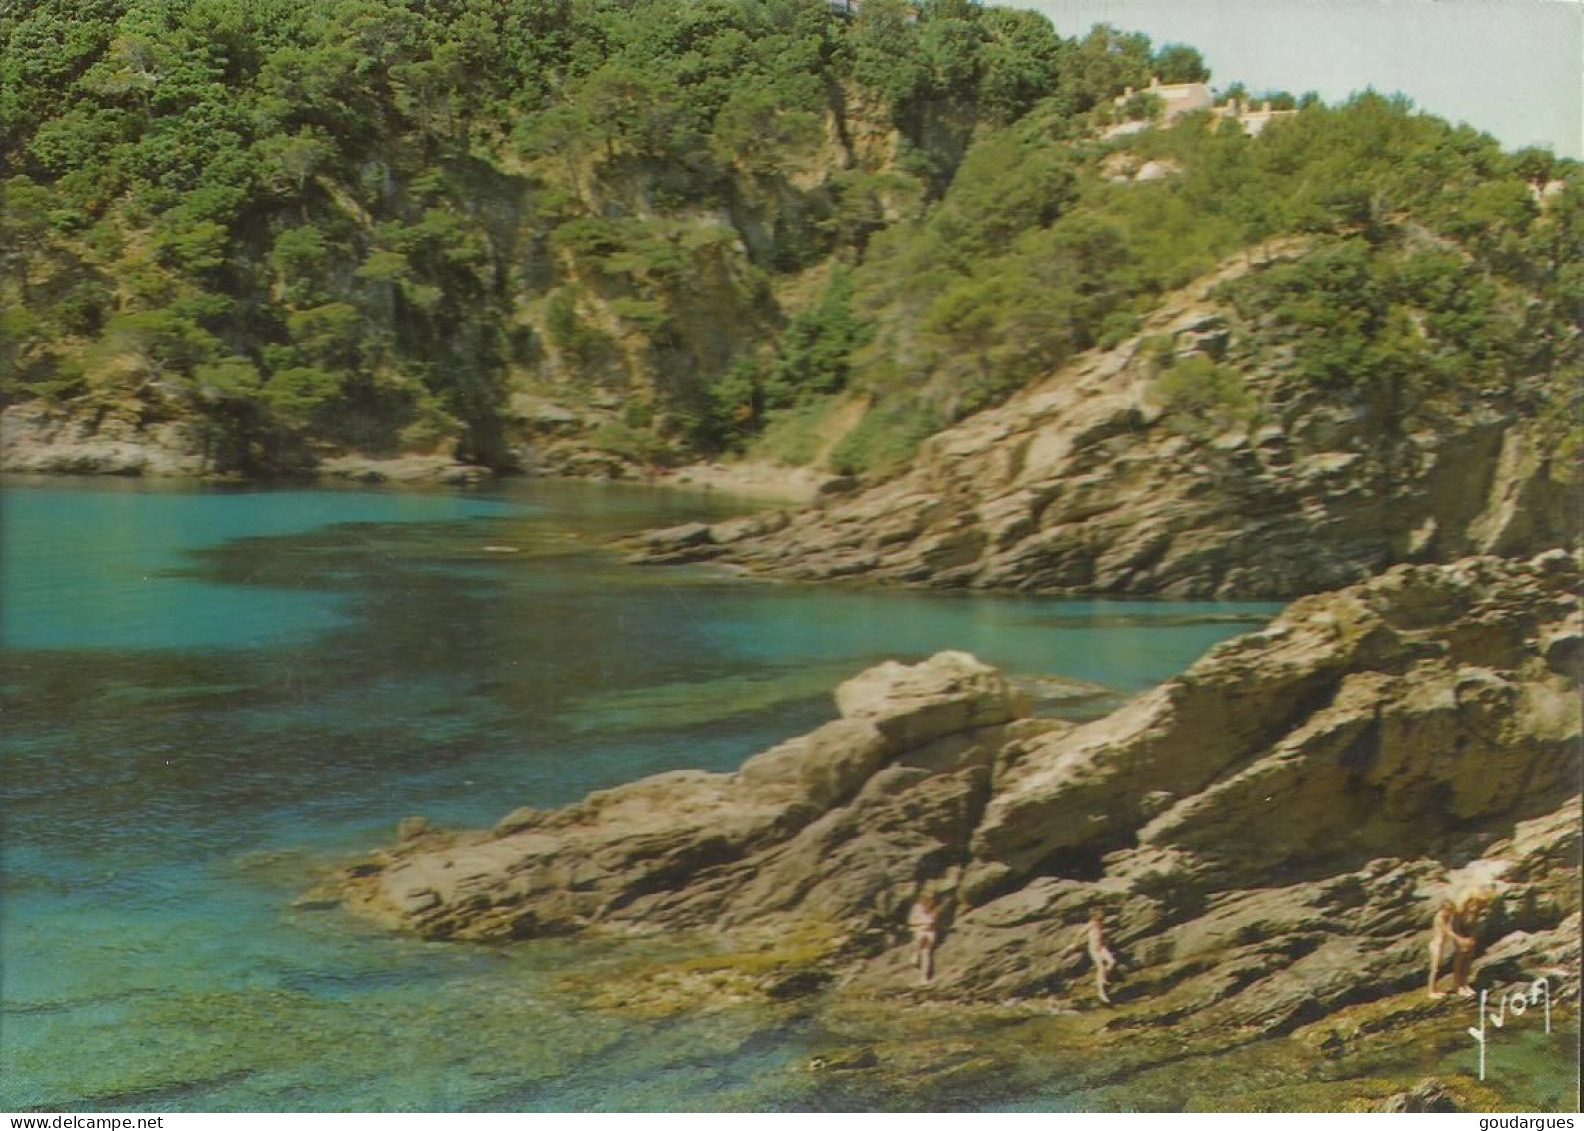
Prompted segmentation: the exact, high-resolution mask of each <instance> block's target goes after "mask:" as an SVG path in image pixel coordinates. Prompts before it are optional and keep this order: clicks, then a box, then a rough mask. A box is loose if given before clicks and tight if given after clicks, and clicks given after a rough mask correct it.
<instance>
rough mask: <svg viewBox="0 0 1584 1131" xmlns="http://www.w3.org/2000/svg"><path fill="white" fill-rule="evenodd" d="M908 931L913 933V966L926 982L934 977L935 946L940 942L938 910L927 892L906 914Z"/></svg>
mask: <svg viewBox="0 0 1584 1131" xmlns="http://www.w3.org/2000/svg"><path fill="white" fill-rule="evenodd" d="M908 930H910V931H912V932H913V946H914V953H913V964H914V965H915V966H917V967H918V968H919V973H920V974H922V975H923V976H924V981H926V982H928V981H929V980H930V979H931V978H932V977H934V975H935V944H936V943H937V942H939V941H940V908H939V907H938V906H937V905H936V903H935V898H934V897H933V896H932V895H930V893H929V892H924V893H923V894H922V895H920V896H919V897H918V902H916V903H915V904H913V910H911V911H909V912H908Z"/></svg>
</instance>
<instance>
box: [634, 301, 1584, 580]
mask: <svg viewBox="0 0 1584 1131" xmlns="http://www.w3.org/2000/svg"><path fill="white" fill-rule="evenodd" d="M1223 274H1224V273H1223ZM1221 277H1222V276H1221V275H1217V276H1212V277H1210V279H1209V280H1201V282H1200V283H1199V284H1196V285H1195V286H1194V287H1191V288H1189V289H1187V290H1185V291H1184V292H1182V293H1180V294H1178V295H1176V296H1174V297H1173V298H1172V299H1170V300H1169V301H1167V302H1164V303H1163V304H1162V305H1161V306H1160V308H1159V309H1158V310H1157V311H1156V312H1155V313H1154V314H1153V315H1151V316H1150V317H1149V318H1148V319H1147V320H1146V322H1145V323H1144V325H1143V326H1142V327H1141V329H1140V331H1139V333H1138V334H1137V335H1136V336H1135V337H1133V338H1130V339H1129V340H1128V341H1125V342H1123V343H1121V344H1119V345H1117V346H1116V347H1114V348H1112V349H1109V350H1098V349H1097V350H1092V351H1090V352H1088V353H1085V354H1083V355H1081V356H1080V357H1079V358H1078V359H1077V360H1076V361H1074V362H1073V363H1072V364H1071V365H1069V366H1067V367H1066V368H1065V369H1063V370H1061V371H1060V372H1057V373H1055V374H1052V375H1051V376H1050V377H1048V378H1047V379H1045V380H1043V381H1040V382H1036V383H1035V384H1033V385H1031V386H1030V387H1029V388H1027V389H1026V390H1024V391H1022V392H1020V393H1018V394H1017V395H1016V396H1014V397H1012V398H1011V399H1010V400H1008V401H1007V402H1005V403H1004V404H1002V405H1000V406H998V407H995V408H990V409H987V410H985V411H983V412H980V413H977V414H975V415H973V416H970V417H968V418H967V419H965V420H963V421H962V422H961V423H959V424H957V425H955V426H953V427H951V428H948V429H947V430H945V431H943V432H939V433H937V434H935V435H934V436H931V437H930V438H929V439H928V440H926V441H925V442H924V444H923V445H922V447H921V448H920V450H919V452H918V455H917V457H916V459H915V460H914V461H913V462H912V463H911V464H910V466H909V467H908V468H907V469H906V470H905V471H904V472H903V473H901V474H899V475H897V476H896V477H894V478H891V479H889V480H887V481H885V482H880V483H872V484H862V485H860V484H857V483H837V484H832V487H833V488H835V489H833V490H829V491H827V492H826V493H825V494H824V495H823V496H822V497H821V498H820V499H819V500H818V505H816V506H813V507H809V508H805V509H803V510H800V511H797V512H793V513H787V514H784V515H780V516H777V517H775V518H774V519H773V520H771V519H769V518H767V519H766V520H765V521H764V522H763V523H762V524H761V525H759V526H757V527H745V526H742V525H740V524H739V525H733V526H722V527H717V528H699V527H695V526H691V525H690V526H685V527H678V528H674V529H670V530H661V531H654V532H652V533H651V534H649V535H648V536H647V537H645V538H642V539H640V540H638V543H637V546H636V549H637V554H636V555H635V560H636V561H640V562H649V563H655V564H665V563H674V562H697V561H719V562H727V563H732V564H734V565H737V566H741V567H746V568H748V569H750V570H753V571H755V572H760V573H764V574H767V575H772V576H777V577H785V578H792V579H802V580H816V581H828V580H835V579H861V580H865V581H873V582H882V583H889V584H907V585H921V586H931V587H937V588H978V589H994V590H1017V591H1022V592H1038V593H1072V594H1079V593H1081V594H1106V595H1123V594H1128V595H1160V596H1167V597H1184V598H1222V599H1231V600H1263V599H1286V598H1291V597H1294V596H1298V595H1300V594H1304V593H1316V592H1322V591H1325V590H1329V589H1335V588H1339V587H1341V586H1344V585H1351V584H1355V583H1357V582H1359V581H1363V580H1364V579H1366V578H1369V577H1373V576H1374V575H1376V574H1377V573H1379V572H1381V571H1382V570H1384V569H1386V568H1389V567H1390V566H1392V565H1396V564H1399V563H1425V564H1430V563H1437V562H1448V561H1454V560H1456V559H1457V558H1459V557H1463V556H1466V555H1470V554H1499V555H1502V556H1508V557H1518V556H1528V555H1532V554H1535V553H1539V552H1540V551H1542V550H1545V549H1548V548H1551V547H1555V546H1573V545H1577V544H1578V539H1579V535H1580V510H1579V506H1578V500H1579V489H1580V485H1579V483H1578V481H1577V469H1576V467H1575V466H1574V465H1573V464H1572V463H1570V462H1569V461H1566V460H1562V459H1557V458H1553V456H1552V454H1551V453H1552V452H1553V451H1554V450H1555V447H1556V444H1555V439H1554V437H1548V434H1547V433H1545V431H1544V429H1543V428H1542V427H1541V426H1540V425H1539V424H1538V423H1537V422H1536V421H1534V420H1533V419H1531V418H1530V415H1529V414H1527V413H1526V412H1524V411H1521V410H1517V409H1514V408H1512V407H1511V406H1508V407H1502V406H1500V405H1498V404H1496V403H1494V402H1491V403H1484V402H1481V403H1478V404H1469V405H1464V406H1461V407H1459V406H1454V405H1442V406H1440V407H1439V408H1437V407H1434V406H1432V405H1428V404H1427V405H1425V406H1422V408H1421V410H1420V414H1419V418H1418V419H1417V420H1416V421H1415V422H1414V423H1413V424H1412V426H1411V427H1407V428H1406V430H1405V431H1402V432H1401V433H1400V434H1397V433H1393V434H1390V435H1387V434H1384V433H1383V432H1382V430H1381V429H1380V427H1379V425H1378V424H1377V423H1372V421H1371V419H1370V417H1369V414H1368V413H1367V412H1366V411H1364V409H1363V408H1361V407H1360V406H1359V405H1358V404H1355V403H1350V402H1347V401H1340V400H1336V399H1334V398H1330V399H1328V398H1325V397H1320V396H1317V395H1315V393H1314V391H1313V390H1312V389H1306V388H1305V387H1304V386H1303V385H1302V383H1301V382H1298V381H1296V380H1295V379H1294V378H1293V377H1292V376H1291V375H1290V374H1285V373H1283V372H1282V371H1281V370H1280V367H1279V366H1278V367H1273V366H1271V365H1270V364H1269V361H1270V359H1269V358H1266V357H1264V355H1262V354H1260V353H1259V351H1258V349H1257V348H1256V347H1255V346H1254V345H1252V344H1251V343H1252V342H1253V338H1254V335H1253V331H1252V329H1251V327H1249V326H1247V325H1244V324H1242V323H1241V321H1240V320H1239V318H1238V316H1237V315H1236V312H1235V311H1234V310H1232V309H1231V308H1230V306H1228V305H1227V304H1226V303H1225V302H1222V301H1218V300H1216V299H1215V297H1214V295H1215V291H1214V287H1213V283H1214V282H1215V281H1216V280H1217V279H1219V278H1221ZM1189 361H1199V362H1203V363H1206V364H1215V365H1222V364H1226V365H1231V366H1233V367H1234V368H1237V369H1239V370H1240V371H1241V372H1243V374H1244V379H1245V380H1246V383H1247V387H1248V388H1247V391H1248V394H1249V396H1250V398H1251V403H1252V404H1253V406H1254V407H1253V408H1252V409H1251V412H1250V415H1249V416H1248V418H1247V419H1226V420H1221V421H1219V422H1218V421H1216V420H1213V419H1205V418H1201V417H1196V416H1193V415H1192V414H1187V413H1183V412H1174V411H1172V410H1171V409H1170V407H1169V404H1168V403H1166V400H1167V398H1166V397H1165V395H1164V394H1163V393H1162V392H1161V390H1160V388H1159V383H1158V374H1159V371H1160V367H1161V366H1162V365H1163V364H1165V363H1167V362H1171V363H1186V362H1189Z"/></svg>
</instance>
